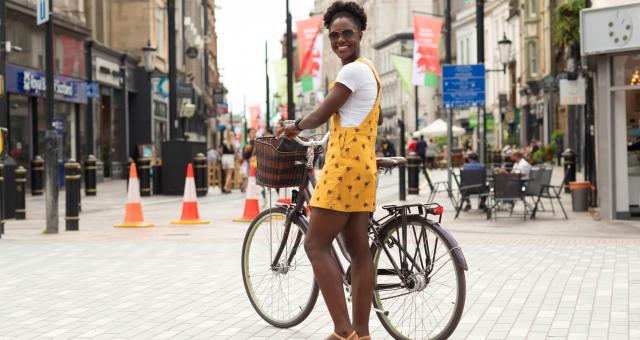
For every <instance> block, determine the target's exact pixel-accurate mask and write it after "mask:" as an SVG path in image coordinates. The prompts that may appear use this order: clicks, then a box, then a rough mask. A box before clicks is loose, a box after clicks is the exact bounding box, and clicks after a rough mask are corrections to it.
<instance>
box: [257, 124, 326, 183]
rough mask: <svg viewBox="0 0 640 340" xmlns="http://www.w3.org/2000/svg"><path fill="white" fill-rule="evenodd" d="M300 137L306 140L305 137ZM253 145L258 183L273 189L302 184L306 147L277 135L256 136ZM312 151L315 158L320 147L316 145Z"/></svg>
mask: <svg viewBox="0 0 640 340" xmlns="http://www.w3.org/2000/svg"><path fill="white" fill-rule="evenodd" d="M301 139H303V140H306V138H301ZM255 147H256V160H257V163H258V164H257V168H256V182H257V184H258V185H261V186H264V187H267V188H275V189H279V188H288V187H299V186H300V185H302V181H303V180H304V173H305V163H306V159H307V158H306V153H307V151H306V150H307V147H304V146H302V145H300V144H298V143H296V142H294V141H291V140H287V139H285V138H277V137H260V138H256V142H255ZM285 150H286V151H285ZM314 151H315V152H314V153H315V156H316V158H317V155H318V154H320V152H322V147H319V146H318V147H316V149H315V150H314ZM314 161H315V159H314Z"/></svg>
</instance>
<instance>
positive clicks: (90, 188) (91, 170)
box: [84, 155, 98, 196]
mask: <svg viewBox="0 0 640 340" xmlns="http://www.w3.org/2000/svg"><path fill="white" fill-rule="evenodd" d="M97 161H98V160H97V159H96V156H94V155H89V156H87V158H86V159H85V160H84V194H85V195H87V196H96V195H97V194H98V190H97V188H96V170H97V167H96V162H97Z"/></svg>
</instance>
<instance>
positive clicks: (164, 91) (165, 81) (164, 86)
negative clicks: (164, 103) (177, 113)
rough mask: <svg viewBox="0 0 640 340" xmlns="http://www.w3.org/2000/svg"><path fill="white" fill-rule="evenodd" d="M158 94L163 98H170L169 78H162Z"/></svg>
mask: <svg viewBox="0 0 640 340" xmlns="http://www.w3.org/2000/svg"><path fill="white" fill-rule="evenodd" d="M156 92H158V93H159V94H160V95H161V96H163V97H169V77H162V78H160V80H159V81H158V85H157V86H156Z"/></svg>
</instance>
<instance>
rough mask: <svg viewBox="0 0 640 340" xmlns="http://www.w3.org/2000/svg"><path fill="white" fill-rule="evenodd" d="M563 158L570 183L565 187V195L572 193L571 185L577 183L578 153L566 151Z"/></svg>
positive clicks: (565, 172)
mask: <svg viewBox="0 0 640 340" xmlns="http://www.w3.org/2000/svg"><path fill="white" fill-rule="evenodd" d="M562 158H563V159H564V175H565V177H567V174H568V176H569V181H567V185H565V187H564V192H565V193H570V192H571V189H569V183H571V182H575V181H576V153H575V152H574V151H573V150H571V149H566V150H564V152H563V153H562Z"/></svg>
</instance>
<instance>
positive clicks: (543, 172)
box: [525, 166, 555, 214]
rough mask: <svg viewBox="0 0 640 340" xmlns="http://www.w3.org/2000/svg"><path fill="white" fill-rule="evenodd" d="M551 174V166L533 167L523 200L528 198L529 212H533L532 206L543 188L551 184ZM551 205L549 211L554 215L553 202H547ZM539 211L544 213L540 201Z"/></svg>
mask: <svg viewBox="0 0 640 340" xmlns="http://www.w3.org/2000/svg"><path fill="white" fill-rule="evenodd" d="M552 174H553V167H552V166H540V167H537V166H536V167H533V168H532V169H531V172H530V173H529V180H528V181H527V184H526V187H527V189H526V190H525V198H529V199H530V201H528V202H527V204H528V205H529V207H530V208H531V210H533V206H534V205H535V203H536V200H537V199H538V196H539V195H540V191H541V190H542V189H543V187H544V186H547V185H550V184H551V175H552ZM549 202H550V205H551V210H552V211H553V212H554V214H555V208H554V206H553V201H552V200H549ZM539 205H540V208H541V211H546V209H545V207H544V205H543V204H542V201H540V204H539Z"/></svg>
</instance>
